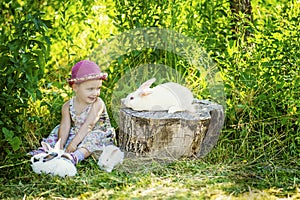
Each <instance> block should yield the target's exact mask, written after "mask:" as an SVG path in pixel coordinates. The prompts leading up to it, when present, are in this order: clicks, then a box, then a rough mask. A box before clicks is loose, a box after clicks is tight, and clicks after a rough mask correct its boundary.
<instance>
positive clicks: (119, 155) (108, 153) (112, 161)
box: [98, 145, 124, 172]
mask: <svg viewBox="0 0 300 200" xmlns="http://www.w3.org/2000/svg"><path fill="white" fill-rule="evenodd" d="M123 159H124V152H122V151H121V150H120V149H119V148H118V147H116V146H114V145H108V146H104V147H103V152H102V154H101V156H100V157H99V161H98V165H99V167H100V168H101V169H103V170H105V171H107V172H111V171H112V170H113V169H114V167H115V166H116V165H117V164H119V163H120V164H121V163H122V162H123Z"/></svg>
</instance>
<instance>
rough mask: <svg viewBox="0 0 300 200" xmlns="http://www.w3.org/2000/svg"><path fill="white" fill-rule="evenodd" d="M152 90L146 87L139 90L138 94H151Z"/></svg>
mask: <svg viewBox="0 0 300 200" xmlns="http://www.w3.org/2000/svg"><path fill="white" fill-rule="evenodd" d="M152 92H153V91H152V89H151V88H147V89H144V90H139V96H141V97H143V96H147V95H149V94H151V93H152Z"/></svg>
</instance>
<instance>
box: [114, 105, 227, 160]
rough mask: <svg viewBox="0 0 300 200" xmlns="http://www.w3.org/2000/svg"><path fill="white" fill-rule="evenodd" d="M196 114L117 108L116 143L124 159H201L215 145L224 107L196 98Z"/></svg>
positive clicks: (221, 124) (221, 123)
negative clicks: (118, 112) (123, 153)
mask: <svg viewBox="0 0 300 200" xmlns="http://www.w3.org/2000/svg"><path fill="white" fill-rule="evenodd" d="M193 104H195V105H196V108H197V109H196V112H195V113H188V112H177V113H172V114H169V113H168V112H167V111H155V112H153V111H151V112H150V111H134V110H132V109H130V108H124V107H123V106H122V107H121V109H120V123H119V135H118V144H119V146H120V148H121V149H122V150H123V151H125V153H126V155H127V157H132V156H135V157H147V158H154V159H155V158H158V159H166V158H167V159H178V158H181V157H196V158H199V157H203V156H205V155H206V154H207V153H209V152H210V151H211V149H212V148H213V146H214V145H215V144H216V143H217V140H218V138H219V135H220V131H221V129H222V126H223V123H224V111H223V107H222V106H221V105H219V104H216V103H212V102H210V101H207V100H197V99H195V100H194V102H193Z"/></svg>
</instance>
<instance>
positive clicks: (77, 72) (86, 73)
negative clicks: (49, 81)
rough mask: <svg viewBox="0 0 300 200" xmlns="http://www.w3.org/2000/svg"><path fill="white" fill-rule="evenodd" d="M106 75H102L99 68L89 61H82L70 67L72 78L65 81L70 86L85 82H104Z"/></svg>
mask: <svg viewBox="0 0 300 200" xmlns="http://www.w3.org/2000/svg"><path fill="white" fill-rule="evenodd" d="M106 78H107V73H102V72H101V70H100V67H99V66H98V65H97V64H96V63H94V62H92V61H89V60H82V61H80V62H78V63H76V64H75V65H74V66H73V67H72V76H71V78H68V79H67V82H68V83H69V85H70V86H72V85H73V84H74V83H80V82H83V81H87V80H97V79H99V80H106Z"/></svg>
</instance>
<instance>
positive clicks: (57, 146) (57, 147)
mask: <svg viewBox="0 0 300 200" xmlns="http://www.w3.org/2000/svg"><path fill="white" fill-rule="evenodd" d="M60 140H61V139H60V138H59V139H58V140H57V142H56V144H55V146H54V149H58V150H59V149H60Z"/></svg>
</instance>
